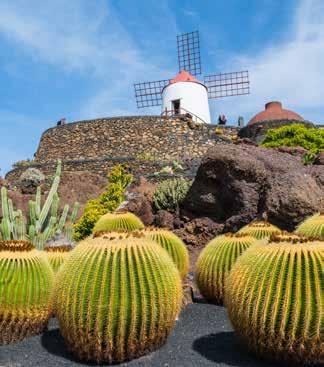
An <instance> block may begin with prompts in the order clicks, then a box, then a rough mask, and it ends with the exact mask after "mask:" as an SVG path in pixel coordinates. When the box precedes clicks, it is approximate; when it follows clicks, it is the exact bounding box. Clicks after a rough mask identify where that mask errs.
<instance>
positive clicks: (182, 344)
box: [0, 304, 275, 367]
mask: <svg viewBox="0 0 324 367" xmlns="http://www.w3.org/2000/svg"><path fill="white" fill-rule="evenodd" d="M76 366H89V365H87V364H82V363H79V362H77V361H75V360H74V358H73V356H71V355H70V354H69V353H68V352H67V351H66V349H65V347H64V342H63V339H62V337H61V335H60V333H59V329H58V325H57V322H56V320H53V321H52V322H51V324H50V327H49V330H48V331H47V332H46V333H44V334H43V335H41V336H36V337H32V338H29V339H27V340H24V341H23V342H20V343H16V344H13V345H9V346H2V347H0V367H76ZM92 366H94V365H92ZM119 366H121V367H126V366H127V367H139V366H141V367H147V366H154V367H208V366H214V367H225V366H226V367H227V366H230V367H275V365H274V364H270V363H265V362H261V361H259V360H257V359H255V358H254V357H253V356H250V355H248V354H247V353H246V352H245V351H244V350H242V349H240V347H239V346H238V345H237V344H236V341H235V337H234V333H233V331H232V328H231V326H230V323H229V321H228V319H227V316H226V310H225V308H223V307H217V306H213V305H209V304H193V305H189V306H188V307H187V308H186V309H185V310H184V311H183V312H182V314H181V317H180V320H179V321H178V322H177V325H176V327H175V329H174V332H173V334H172V335H171V336H170V338H169V340H168V342H167V344H166V345H164V347H162V348H161V349H160V350H158V351H156V352H155V353H152V354H151V355H149V356H145V357H142V358H140V359H137V360H134V361H131V362H128V363H123V364H121V365H119Z"/></svg>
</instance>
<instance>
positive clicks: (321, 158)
mask: <svg viewBox="0 0 324 367" xmlns="http://www.w3.org/2000/svg"><path fill="white" fill-rule="evenodd" d="M314 164H316V165H321V166H324V152H320V153H319V154H317V156H316V158H315V162H314Z"/></svg>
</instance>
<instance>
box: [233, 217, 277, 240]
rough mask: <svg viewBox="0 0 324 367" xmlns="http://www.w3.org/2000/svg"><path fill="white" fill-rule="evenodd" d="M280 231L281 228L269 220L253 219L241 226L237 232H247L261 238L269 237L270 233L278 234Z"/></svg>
mask: <svg viewBox="0 0 324 367" xmlns="http://www.w3.org/2000/svg"><path fill="white" fill-rule="evenodd" d="M280 231H281V230H280V229H279V228H278V227H276V226H274V225H273V224H271V223H269V222H266V221H261V220H254V221H253V222H251V223H249V224H247V225H246V226H244V227H243V228H241V229H240V230H239V231H238V233H244V234H248V235H250V236H252V237H255V238H256V239H258V240H261V239H263V238H266V237H270V236H271V235H272V234H277V233H278V234H279V233H280Z"/></svg>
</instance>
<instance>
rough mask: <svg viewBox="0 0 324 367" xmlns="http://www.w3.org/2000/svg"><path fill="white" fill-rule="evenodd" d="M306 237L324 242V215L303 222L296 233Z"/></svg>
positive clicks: (316, 215)
mask: <svg viewBox="0 0 324 367" xmlns="http://www.w3.org/2000/svg"><path fill="white" fill-rule="evenodd" d="M295 232H296V233H297V234H300V235H303V236H306V237H315V238H319V239H322V240H324V213H317V214H314V215H313V216H311V217H309V218H307V219H306V220H305V221H304V222H302V223H301V224H300V225H299V226H298V227H297V229H296V231H295Z"/></svg>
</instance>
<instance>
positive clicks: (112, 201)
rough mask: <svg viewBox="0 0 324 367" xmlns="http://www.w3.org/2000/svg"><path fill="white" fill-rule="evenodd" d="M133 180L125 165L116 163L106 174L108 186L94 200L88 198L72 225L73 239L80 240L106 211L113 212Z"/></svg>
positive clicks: (90, 230) (89, 233)
mask: <svg viewBox="0 0 324 367" xmlns="http://www.w3.org/2000/svg"><path fill="white" fill-rule="evenodd" d="M132 181H133V176H132V175H131V174H129V173H128V172H127V166H125V165H121V164H118V165H117V166H115V167H114V168H113V169H112V170H111V171H110V173H109V175H108V186H107V189H106V191H105V192H104V193H102V194H101V195H100V196H99V197H98V198H96V199H94V200H89V201H88V202H87V204H86V206H85V209H84V212H83V215H82V217H81V218H80V220H79V222H78V223H77V224H76V225H75V226H74V230H75V234H74V239H75V241H80V240H82V239H84V238H86V237H88V236H90V235H91V234H92V230H93V227H94V225H95V224H96V222H97V221H98V219H99V218H100V217H101V216H103V215H104V214H106V213H109V212H113V211H114V210H116V209H117V208H118V206H119V205H120V204H121V203H122V202H123V201H124V200H125V191H126V188H127V187H128V186H129V185H130V184H131V182H132Z"/></svg>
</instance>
